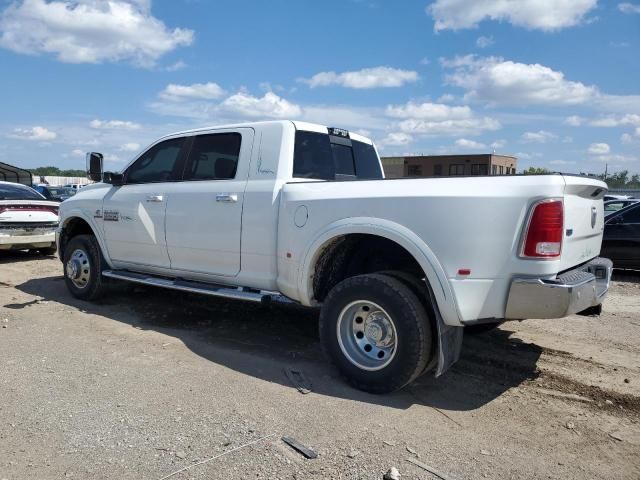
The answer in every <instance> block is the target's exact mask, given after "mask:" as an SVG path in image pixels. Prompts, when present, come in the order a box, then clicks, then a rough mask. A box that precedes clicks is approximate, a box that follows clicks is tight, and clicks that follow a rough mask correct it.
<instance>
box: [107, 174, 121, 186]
mask: <svg viewBox="0 0 640 480" xmlns="http://www.w3.org/2000/svg"><path fill="white" fill-rule="evenodd" d="M102 181H103V182H104V183H109V184H111V185H113V186H114V187H119V186H121V185H123V184H124V175H122V174H121V173H115V172H104V175H103V176H102Z"/></svg>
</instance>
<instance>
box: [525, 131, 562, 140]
mask: <svg viewBox="0 0 640 480" xmlns="http://www.w3.org/2000/svg"><path fill="white" fill-rule="evenodd" d="M521 138H522V140H523V141H525V142H535V143H546V142H548V141H549V140H553V139H555V138H557V136H556V135H554V134H553V133H551V132H547V131H545V130H538V131H537V132H524V133H523V134H522V137H521Z"/></svg>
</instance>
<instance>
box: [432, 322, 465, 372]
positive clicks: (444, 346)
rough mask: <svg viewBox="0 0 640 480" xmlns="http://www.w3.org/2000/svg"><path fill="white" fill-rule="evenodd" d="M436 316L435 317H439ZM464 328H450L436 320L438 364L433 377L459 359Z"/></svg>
mask: <svg viewBox="0 0 640 480" xmlns="http://www.w3.org/2000/svg"><path fill="white" fill-rule="evenodd" d="M439 316H440V315H439V314H436V317H439ZM463 332H464V327H452V326H450V325H447V324H445V323H444V322H443V321H442V319H438V364H437V366H436V373H435V376H436V377H439V376H440V375H442V374H443V373H444V372H446V371H447V370H449V367H451V365H453V364H454V363H456V362H457V361H458V359H459V358H460V350H462V337H463Z"/></svg>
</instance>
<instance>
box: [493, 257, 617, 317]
mask: <svg viewBox="0 0 640 480" xmlns="http://www.w3.org/2000/svg"><path fill="white" fill-rule="evenodd" d="M612 270H613V264H612V262H611V260H609V259H606V258H594V259H593V260H591V261H590V262H588V263H586V264H584V265H581V266H580V267H578V268H576V269H574V270H570V271H568V272H565V273H563V274H561V275H558V276H557V277H556V278H555V279H552V280H547V279H541V278H515V279H514V280H513V281H512V282H511V289H510V290H509V298H508V300H507V310H506V312H505V318H506V319H509V320H522V319H525V318H562V317H566V316H568V315H572V314H574V313H578V312H581V311H583V310H586V309H587V308H589V307H593V306H596V305H599V304H601V303H602V302H603V300H604V297H605V296H606V294H607V291H608V290H609V282H610V281H611V272H612Z"/></svg>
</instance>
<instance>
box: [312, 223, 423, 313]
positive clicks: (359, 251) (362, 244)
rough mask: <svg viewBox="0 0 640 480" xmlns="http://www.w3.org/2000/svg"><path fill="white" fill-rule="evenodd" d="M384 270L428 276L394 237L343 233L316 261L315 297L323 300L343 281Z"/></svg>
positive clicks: (421, 276) (314, 277) (418, 276)
mask: <svg viewBox="0 0 640 480" xmlns="http://www.w3.org/2000/svg"><path fill="white" fill-rule="evenodd" d="M385 270H396V271H402V272H405V273H408V274H410V275H413V276H415V277H416V278H424V276H425V274H424V271H423V270H422V267H420V264H419V263H418V262H417V261H416V259H415V258H414V257H413V255H411V254H410V253H409V252H408V251H407V250H406V249H405V248H404V247H403V246H401V245H399V244H398V243H396V242H394V241H393V240H389V239H388V238H385V237H380V236H378V235H371V234H360V233H354V234H348V235H343V236H341V237H338V238H337V239H334V240H333V241H332V242H331V243H330V244H329V245H327V246H326V247H325V249H324V250H323V252H322V253H321V254H320V257H319V258H318V261H317V262H316V266H315V271H314V275H313V294H314V295H313V296H314V297H315V299H316V300H317V301H319V302H321V301H322V300H324V298H325V297H326V296H327V294H328V293H329V291H330V290H331V289H332V288H333V287H334V286H335V285H336V284H338V283H339V282H341V281H342V280H344V279H346V278H349V277H354V276H356V275H363V274H367V273H373V272H380V271H385Z"/></svg>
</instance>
